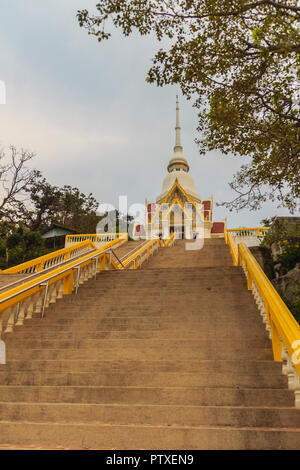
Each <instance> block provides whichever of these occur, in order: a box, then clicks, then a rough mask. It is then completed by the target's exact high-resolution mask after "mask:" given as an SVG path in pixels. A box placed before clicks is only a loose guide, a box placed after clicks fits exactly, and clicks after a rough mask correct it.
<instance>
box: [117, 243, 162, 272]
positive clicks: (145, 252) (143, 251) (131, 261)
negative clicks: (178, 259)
mask: <svg viewBox="0 0 300 470" xmlns="http://www.w3.org/2000/svg"><path fill="white" fill-rule="evenodd" d="M159 246H160V240H159V238H155V239H154V240H149V241H148V242H146V243H145V244H144V245H143V246H142V247H141V248H140V249H139V250H137V251H135V252H134V253H133V254H132V255H130V256H129V257H128V258H127V259H125V260H124V261H123V266H124V269H128V268H129V267H130V266H131V267H132V269H138V268H139V267H140V266H141V265H142V263H143V262H144V261H145V260H146V259H148V258H149V257H150V256H151V255H152V254H153V253H154V251H156V250H157V249H158V248H159Z"/></svg>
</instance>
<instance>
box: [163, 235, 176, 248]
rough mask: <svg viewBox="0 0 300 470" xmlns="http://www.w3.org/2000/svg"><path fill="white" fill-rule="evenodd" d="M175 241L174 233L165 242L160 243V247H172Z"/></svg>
mask: <svg viewBox="0 0 300 470" xmlns="http://www.w3.org/2000/svg"><path fill="white" fill-rule="evenodd" d="M174 241H175V232H173V233H172V235H171V236H170V237H169V238H168V239H167V240H166V241H165V242H163V241H161V243H162V246H169V245H172V244H173V243H174Z"/></svg>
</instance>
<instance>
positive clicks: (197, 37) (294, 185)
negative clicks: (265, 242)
mask: <svg viewBox="0 0 300 470" xmlns="http://www.w3.org/2000/svg"><path fill="white" fill-rule="evenodd" d="M77 16H78V21H79V25H80V26H81V27H84V28H86V29H87V30H88V33H89V34H91V35H93V36H95V37H96V38H97V39H98V41H99V42H101V41H103V40H105V39H108V38H109V37H110V36H111V34H112V33H111V30H107V28H111V26H114V27H116V28H120V29H121V31H122V32H123V34H124V35H125V36H128V35H130V34H131V33H132V32H133V31H134V30H137V31H138V32H139V33H140V34H141V35H148V34H153V33H154V34H155V35H156V38H157V39H158V41H161V40H163V39H166V41H165V44H167V46H166V47H165V49H163V48H161V49H160V50H159V51H158V52H157V54H156V55H155V57H154V58H153V65H152V67H151V69H150V70H149V71H148V77H147V81H148V82H150V83H156V84H157V85H158V86H163V85H167V84H174V83H176V84H179V86H180V88H181V91H182V93H183V94H184V95H185V96H186V98H187V99H193V100H194V106H195V108H196V109H197V110H198V116H199V126H198V130H199V132H200V133H201V138H199V139H198V144H199V148H200V153H201V154H203V155H204V154H205V153H207V151H210V150H221V151H222V152H223V153H224V154H227V153H229V152H231V153H233V154H234V155H237V156H247V157H248V160H249V159H250V162H251V163H250V164H246V165H243V166H242V168H241V170H240V171H239V172H238V173H237V175H236V176H235V178H234V180H233V181H232V183H231V187H232V188H233V189H234V190H235V191H237V194H238V196H237V198H236V199H235V200H233V201H230V202H224V205H226V206H227V207H228V208H231V209H233V208H235V209H240V208H242V207H250V208H252V209H258V208H259V207H260V206H261V204H262V203H263V202H264V201H266V200H267V199H268V198H269V199H271V200H273V201H274V200H278V201H279V203H280V205H281V206H282V205H283V206H286V207H288V208H289V209H290V210H291V211H293V210H295V207H296V201H297V198H298V197H299V195H300V189H299V154H300V113H299V105H298V104H297V100H296V92H299V77H300V72H299V64H300V55H299V52H300V33H299V18H300V6H298V4H297V0H287V1H285V2H280V1H277V0H274V1H272V2H270V1H260V2H245V0H222V1H220V0H195V1H193V2H192V1H180V0H170V1H168V2H165V1H164V0H136V1H132V0H102V1H101V2H98V3H97V5H96V14H90V13H89V12H88V10H86V9H84V10H81V11H78V14H77Z"/></svg>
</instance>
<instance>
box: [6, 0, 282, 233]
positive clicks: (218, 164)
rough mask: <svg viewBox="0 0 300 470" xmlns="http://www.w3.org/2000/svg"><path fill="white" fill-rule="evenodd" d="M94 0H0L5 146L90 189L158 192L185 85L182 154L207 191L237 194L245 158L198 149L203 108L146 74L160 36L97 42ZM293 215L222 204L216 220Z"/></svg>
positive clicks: (138, 196) (113, 193)
mask: <svg viewBox="0 0 300 470" xmlns="http://www.w3.org/2000/svg"><path fill="white" fill-rule="evenodd" d="M96 3H97V2H96V0H43V2H41V1H40V0H39V1H38V0H2V2H1V17H0V80H3V81H4V82H5V85H6V104H5V105H4V104H0V122H1V134H0V145H1V147H4V148H6V147H8V146H9V145H10V144H14V145H17V146H19V147H23V148H26V149H28V150H30V151H34V152H35V153H36V157H35V159H34V162H33V166H34V167H35V168H37V169H39V170H41V171H42V173H43V174H44V176H45V177H46V178H47V180H48V181H49V182H50V183H51V184H54V185H58V186H62V185H64V184H68V185H71V186H75V187H78V188H79V189H80V190H81V191H82V192H84V193H86V194H88V193H90V192H92V193H93V195H94V196H95V197H96V198H97V200H98V201H99V203H109V204H114V205H116V206H117V204H118V196H119V195H122V196H124V195H126V196H127V197H128V204H129V206H130V205H131V204H137V203H140V204H143V203H144V202H145V199H146V198H147V199H148V200H150V201H151V200H152V201H155V198H156V197H157V196H158V194H160V192H161V186H162V182H163V178H164V177H165V175H166V172H167V165H168V162H169V160H170V158H171V156H172V153H173V146H174V142H175V129H174V127H175V99H176V98H175V97H176V94H177V93H178V94H179V100H180V120H181V127H182V144H183V154H184V156H185V157H186V158H187V160H188V162H189V165H190V171H191V173H192V175H193V177H194V181H195V185H196V188H197V190H198V192H199V194H200V196H201V197H202V198H203V199H205V198H207V197H210V196H211V195H213V197H214V203H216V202H219V201H224V200H230V199H232V198H233V197H235V193H234V192H233V191H232V190H231V189H230V187H229V185H228V183H229V182H230V181H231V179H232V176H233V174H234V173H235V172H236V170H237V169H238V168H239V167H240V165H241V164H242V163H245V161H244V159H243V158H238V157H235V158H234V157H231V156H225V155H222V154H221V153H220V152H210V153H208V154H207V155H206V156H205V157H203V156H200V155H199V153H198V149H197V145H196V144H195V142H194V140H195V138H196V137H197V132H196V127H197V115H196V110H195V109H194V108H193V107H192V105H191V103H190V102H187V101H186V100H185V99H184V98H183V97H182V95H181V94H180V92H179V90H178V89H177V88H176V87H175V86H173V87H171V86H169V87H164V88H158V87H156V85H154V84H152V85H150V84H148V83H146V81H145V78H146V72H147V70H148V69H149V68H150V66H151V58H152V57H153V55H154V53H155V51H156V50H157V49H158V48H159V47H160V44H159V43H157V42H156V41H155V39H154V38H150V37H147V38H141V37H140V36H138V35H135V36H134V37H131V38H124V37H123V36H122V35H121V33H120V32H119V31H117V30H116V31H115V34H114V35H113V38H112V39H111V40H109V41H107V42H104V43H101V44H99V43H98V42H97V40H96V39H95V38H93V37H92V36H89V35H88V34H87V31H86V30H84V29H82V28H80V27H79V25H78V22H77V18H76V12H77V10H78V9H81V8H87V9H93V7H94V6H95V4H96ZM273 215H289V213H288V211H287V210H284V209H278V208H277V207H276V204H272V203H266V204H265V205H264V207H263V209H262V210H260V211H249V210H243V211H241V212H239V213H236V212H229V211H228V210H226V209H224V208H223V207H217V206H216V204H214V213H213V218H214V220H221V219H223V218H224V217H225V216H226V217H227V222H228V226H229V227H241V226H248V227H251V226H252V227H255V226H260V225H261V224H260V221H261V220H262V219H263V218H266V217H271V216H273Z"/></svg>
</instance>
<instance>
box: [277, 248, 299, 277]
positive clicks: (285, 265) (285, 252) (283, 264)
mask: <svg viewBox="0 0 300 470" xmlns="http://www.w3.org/2000/svg"><path fill="white" fill-rule="evenodd" d="M279 245H280V246H281V247H282V253H281V254H280V255H278V256H277V260H276V266H275V269H276V271H277V272H278V273H279V274H280V276H282V275H284V274H286V273H287V272H288V271H290V270H291V269H293V268H294V267H295V266H296V264H297V263H300V245H299V244H298V243H297V244H293V243H289V242H288V241H287V240H284V241H283V242H279Z"/></svg>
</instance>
